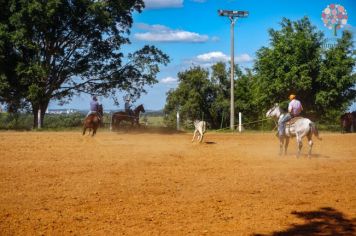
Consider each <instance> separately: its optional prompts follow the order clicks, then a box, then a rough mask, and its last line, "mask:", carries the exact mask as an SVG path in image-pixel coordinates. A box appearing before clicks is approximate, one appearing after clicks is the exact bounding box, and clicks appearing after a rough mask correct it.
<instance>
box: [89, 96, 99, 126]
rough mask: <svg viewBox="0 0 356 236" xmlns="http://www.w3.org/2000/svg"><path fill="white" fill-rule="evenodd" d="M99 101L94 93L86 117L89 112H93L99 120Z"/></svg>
mask: <svg viewBox="0 0 356 236" xmlns="http://www.w3.org/2000/svg"><path fill="white" fill-rule="evenodd" d="M99 106H100V104H99V102H98V98H97V97H96V96H95V95H94V96H93V98H92V100H91V102H90V110H89V112H88V114H87V116H86V117H88V116H89V115H91V114H95V115H97V117H98V118H99V120H101V115H100V112H98V111H99Z"/></svg>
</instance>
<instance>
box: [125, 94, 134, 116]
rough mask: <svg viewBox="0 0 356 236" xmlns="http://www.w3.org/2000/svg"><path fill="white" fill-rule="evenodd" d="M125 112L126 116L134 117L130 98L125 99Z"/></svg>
mask: <svg viewBox="0 0 356 236" xmlns="http://www.w3.org/2000/svg"><path fill="white" fill-rule="evenodd" d="M125 100H126V101H125V112H126V114H128V116H134V113H133V111H132V110H131V106H132V105H131V104H130V98H129V97H126V99H125Z"/></svg>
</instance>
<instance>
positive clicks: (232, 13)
mask: <svg viewBox="0 0 356 236" xmlns="http://www.w3.org/2000/svg"><path fill="white" fill-rule="evenodd" d="M218 14H219V16H227V17H229V19H230V22H231V27H230V31H231V52H230V54H231V66H230V67H231V71H230V129H231V130H234V129H235V101H234V74H235V70H234V66H235V60H234V26H235V21H236V20H237V18H239V17H240V18H242V17H247V16H248V14H249V13H248V11H231V10H218Z"/></svg>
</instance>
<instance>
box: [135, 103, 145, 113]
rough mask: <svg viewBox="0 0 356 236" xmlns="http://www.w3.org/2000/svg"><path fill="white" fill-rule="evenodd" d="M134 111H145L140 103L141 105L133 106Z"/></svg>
mask: <svg viewBox="0 0 356 236" xmlns="http://www.w3.org/2000/svg"><path fill="white" fill-rule="evenodd" d="M136 112H138V113H139V112H143V113H145V112H146V111H145V108H144V107H143V105H142V104H141V105H139V106H137V107H136V108H135V113H136Z"/></svg>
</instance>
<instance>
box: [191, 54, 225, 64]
mask: <svg viewBox="0 0 356 236" xmlns="http://www.w3.org/2000/svg"><path fill="white" fill-rule="evenodd" d="M196 60H197V61H199V62H218V61H223V62H226V61H228V60H229V57H228V56H226V55H225V54H224V53H222V52H209V53H204V54H200V55H198V56H197V57H196Z"/></svg>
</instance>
